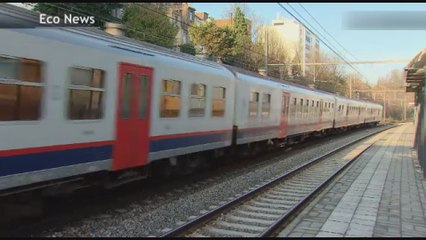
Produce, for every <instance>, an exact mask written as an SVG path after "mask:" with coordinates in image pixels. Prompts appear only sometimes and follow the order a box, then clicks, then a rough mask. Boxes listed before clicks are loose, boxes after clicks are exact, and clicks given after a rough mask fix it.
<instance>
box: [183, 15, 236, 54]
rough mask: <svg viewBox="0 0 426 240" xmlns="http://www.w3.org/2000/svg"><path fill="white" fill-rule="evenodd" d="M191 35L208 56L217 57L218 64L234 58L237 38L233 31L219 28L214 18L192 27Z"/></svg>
mask: <svg viewBox="0 0 426 240" xmlns="http://www.w3.org/2000/svg"><path fill="white" fill-rule="evenodd" d="M189 35H190V36H191V39H192V41H193V42H194V43H195V44H198V45H200V46H202V47H203V48H204V50H205V51H206V53H207V54H208V55H213V56H215V57H216V58H217V61H218V62H222V61H223V59H224V58H225V57H227V56H232V54H233V52H234V49H233V46H234V45H235V37H234V34H233V31H232V29H231V28H229V27H217V26H216V25H215V23H214V20H213V19H212V18H210V19H209V20H207V21H206V22H204V23H201V24H196V25H194V26H193V27H191V28H190V29H189Z"/></svg>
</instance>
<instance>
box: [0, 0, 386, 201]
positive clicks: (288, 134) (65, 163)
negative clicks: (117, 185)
mask: <svg viewBox="0 0 426 240" xmlns="http://www.w3.org/2000/svg"><path fill="white" fill-rule="evenodd" d="M11 9H13V7H10V6H5V5H0V15H1V17H2V19H3V20H10V21H15V20H16V19H18V18H20V17H22V16H21V15H17V14H15V13H14V11H18V10H16V9H14V10H13V11H12V10H11ZM23 18H25V17H23ZM18 22H19V21H18ZM0 40H1V42H2V44H1V45H0V109H1V111H0V195H2V193H4V192H6V191H4V190H10V189H12V190H13V189H14V188H16V187H27V186H29V185H30V184H38V185H37V186H38V187H42V186H46V185H47V184H58V183H66V182H68V181H72V180H73V179H77V180H79V179H86V176H92V175H91V174H93V173H96V174H98V173H101V174H102V175H103V176H105V175H106V176H107V177H108V178H109V177H111V176H113V177H114V180H117V179H123V178H124V180H126V178H128V180H135V179H140V178H141V177H145V176H148V175H149V174H150V173H149V170H150V168H151V167H152V166H153V165H155V166H157V167H158V166H159V167H160V169H163V168H164V169H166V168H168V167H170V166H177V169H180V170H183V171H184V172H185V171H186V170H190V169H195V167H194V166H196V164H195V165H194V164H193V163H198V164H199V163H200V162H203V161H205V160H206V159H207V156H209V157H216V156H219V155H223V154H225V153H227V154H229V153H233V150H235V149H234V146H238V145H243V146H250V144H252V143H258V142H262V143H270V142H273V141H275V140H281V141H282V142H285V141H286V140H288V139H290V138H294V137H299V136H301V137H302V138H303V136H304V135H309V134H312V133H315V132H322V131H325V130H330V129H334V128H346V127H348V126H354V125H362V124H373V123H378V122H379V121H381V114H382V111H383V107H382V106H381V105H379V104H375V103H370V102H367V101H360V100H351V99H346V98H341V97H338V96H336V95H334V94H330V93H325V92H323V91H319V90H314V89H309V88H307V87H303V86H299V85H297V84H293V83H289V82H284V81H279V80H276V79H275V80H274V79H271V78H268V77H264V76H261V75H258V74H255V73H250V72H247V71H245V70H241V69H238V68H235V67H230V66H225V65H223V64H218V63H214V62H210V61H207V60H203V59H199V58H197V57H195V56H190V55H187V54H183V53H179V52H175V51H173V50H169V49H165V48H161V47H158V46H154V45H152V44H148V43H143V42H140V41H136V40H132V39H128V38H125V37H114V36H111V35H109V34H106V33H105V32H102V31H100V30H94V29H85V28H76V29H74V28H35V29H0ZM228 150H229V151H228ZM157 163H161V164H157ZM96 176H97V175H96ZM122 177H123V178H122ZM70 179H71V180H70ZM93 179H95V180H97V181H99V180H102V179H104V178H98V177H95V178H93ZM51 180H55V181H51ZM102 184H109V182H107V181H104V182H102Z"/></svg>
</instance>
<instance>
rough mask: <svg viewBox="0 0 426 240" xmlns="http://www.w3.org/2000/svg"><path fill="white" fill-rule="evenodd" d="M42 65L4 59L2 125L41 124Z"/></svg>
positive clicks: (0, 83) (0, 82)
mask: <svg viewBox="0 0 426 240" xmlns="http://www.w3.org/2000/svg"><path fill="white" fill-rule="evenodd" d="M41 68H42V62H41V61H38V60H34V59H27V58H11V57H3V56H0V109H1V111H0V121H24V120H38V119H40V115H41V96H42V87H43V86H44V84H42V77H41Z"/></svg>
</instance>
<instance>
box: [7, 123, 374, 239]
mask: <svg viewBox="0 0 426 240" xmlns="http://www.w3.org/2000/svg"><path fill="white" fill-rule="evenodd" d="M360 131H363V130H360ZM355 132H356V131H355ZM374 132H376V131H375V130H374ZM348 134H350V133H348ZM331 138H333V135H330V136H327V137H325V138H321V139H316V138H313V139H311V140H310V141H306V142H303V143H299V144H295V145H293V146H292V147H291V150H290V151H287V150H289V149H287V150H277V151H276V152H275V151H274V152H272V153H268V154H264V155H262V156H261V157H255V158H253V159H247V160H245V161H241V162H237V163H235V164H231V165H227V166H226V167H221V168H219V169H216V168H213V169H211V170H210V171H209V172H208V174H206V173H203V174H198V175H195V176H191V177H190V178H188V177H185V178H182V179H181V178H176V179H173V180H171V181H166V182H161V183H159V182H146V183H145V182H135V183H133V184H129V185H128V186H123V187H121V188H118V189H115V190H110V191H108V192H103V191H101V192H99V191H96V192H93V191H84V192H83V193H79V194H75V195H72V196H68V197H66V199H63V198H59V199H56V198H54V199H52V200H49V201H48V202H47V203H46V204H44V205H46V209H44V210H43V215H41V216H37V217H32V218H29V219H23V221H12V222H9V221H8V220H7V224H6V223H1V221H0V237H2V236H3V237H5V236H9V237H10V236H12V237H23V236H38V235H39V234H41V233H42V232H44V231H46V230H48V229H57V231H61V229H62V228H63V227H64V226H66V225H69V224H70V223H71V222H78V221H82V220H83V219H88V218H90V217H91V216H95V215H98V214H104V213H105V212H107V211H108V212H110V211H109V209H112V210H111V211H112V212H114V211H115V210H114V209H116V208H117V209H118V210H119V211H122V210H123V208H125V206H127V205H131V204H133V203H141V202H143V201H145V200H144V199H148V200H150V201H151V202H156V201H160V202H161V201H163V200H160V199H157V197H151V198H147V196H154V195H158V197H159V198H160V197H163V198H167V199H171V198H175V196H174V195H179V194H180V192H183V191H186V190H184V189H186V188H195V189H201V188H203V186H204V185H208V182H211V181H207V180H208V179H211V180H212V181H215V180H214V179H217V178H224V177H226V176H227V175H229V172H232V171H233V169H234V170H235V169H240V170H241V169H244V171H245V172H249V171H252V170H254V169H257V168H259V167H261V166H263V165H267V164H271V163H272V162H274V161H275V160H273V159H272V158H274V157H277V156H279V155H282V154H283V153H284V152H286V153H287V152H293V151H299V150H302V151H303V148H306V147H308V146H311V145H312V144H318V142H319V141H321V142H324V141H327V140H330V139H331ZM259 158H262V159H263V158H271V159H270V160H263V161H259ZM234 174H241V172H240V171H237V172H235V173H234ZM213 178H214V179H213ZM204 182H205V183H204ZM193 184H195V185H194V186H193ZM153 186H154V187H153ZM135 188H137V189H144V190H143V191H140V192H139V191H134V189H135ZM175 190H176V191H175ZM194 191H195V190H194ZM163 193H172V195H170V194H163ZM116 196H122V197H120V198H119V200H118V199H117V198H116ZM106 199H109V200H108V201H106ZM82 205H85V206H82ZM86 205H87V206H86ZM112 215H113V214H112ZM18 226H19V227H18ZM151 235H152V234H151ZM154 235H157V234H154Z"/></svg>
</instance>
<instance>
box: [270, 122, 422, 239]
mask: <svg viewBox="0 0 426 240" xmlns="http://www.w3.org/2000/svg"><path fill="white" fill-rule="evenodd" d="M414 136H415V125H414V123H404V124H401V125H399V126H397V127H395V128H392V129H390V130H388V131H385V132H382V133H380V137H379V140H378V141H376V142H375V143H374V145H373V146H371V147H370V148H369V149H368V150H367V151H365V152H364V153H363V154H362V155H361V156H360V158H359V159H357V160H356V162H354V163H353V164H352V165H351V166H350V167H349V168H348V169H346V170H345V171H344V172H343V173H342V174H341V175H340V176H339V177H338V178H337V179H336V180H334V181H333V182H332V183H331V184H330V185H329V186H328V187H327V188H326V189H325V190H324V191H323V192H322V193H321V194H320V195H318V197H317V198H315V200H314V201H312V202H311V203H310V204H309V206H308V207H307V208H305V209H304V210H303V211H302V212H301V213H300V214H299V215H298V216H297V217H296V218H295V219H294V220H293V221H292V223H291V224H289V225H288V226H287V227H286V228H285V229H284V230H283V231H282V232H281V233H280V234H279V236H278V237H425V236H426V194H425V193H426V179H423V178H422V174H421V170H420V166H419V163H418V160H417V156H416V152H415V150H414V149H413V143H414Z"/></svg>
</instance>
